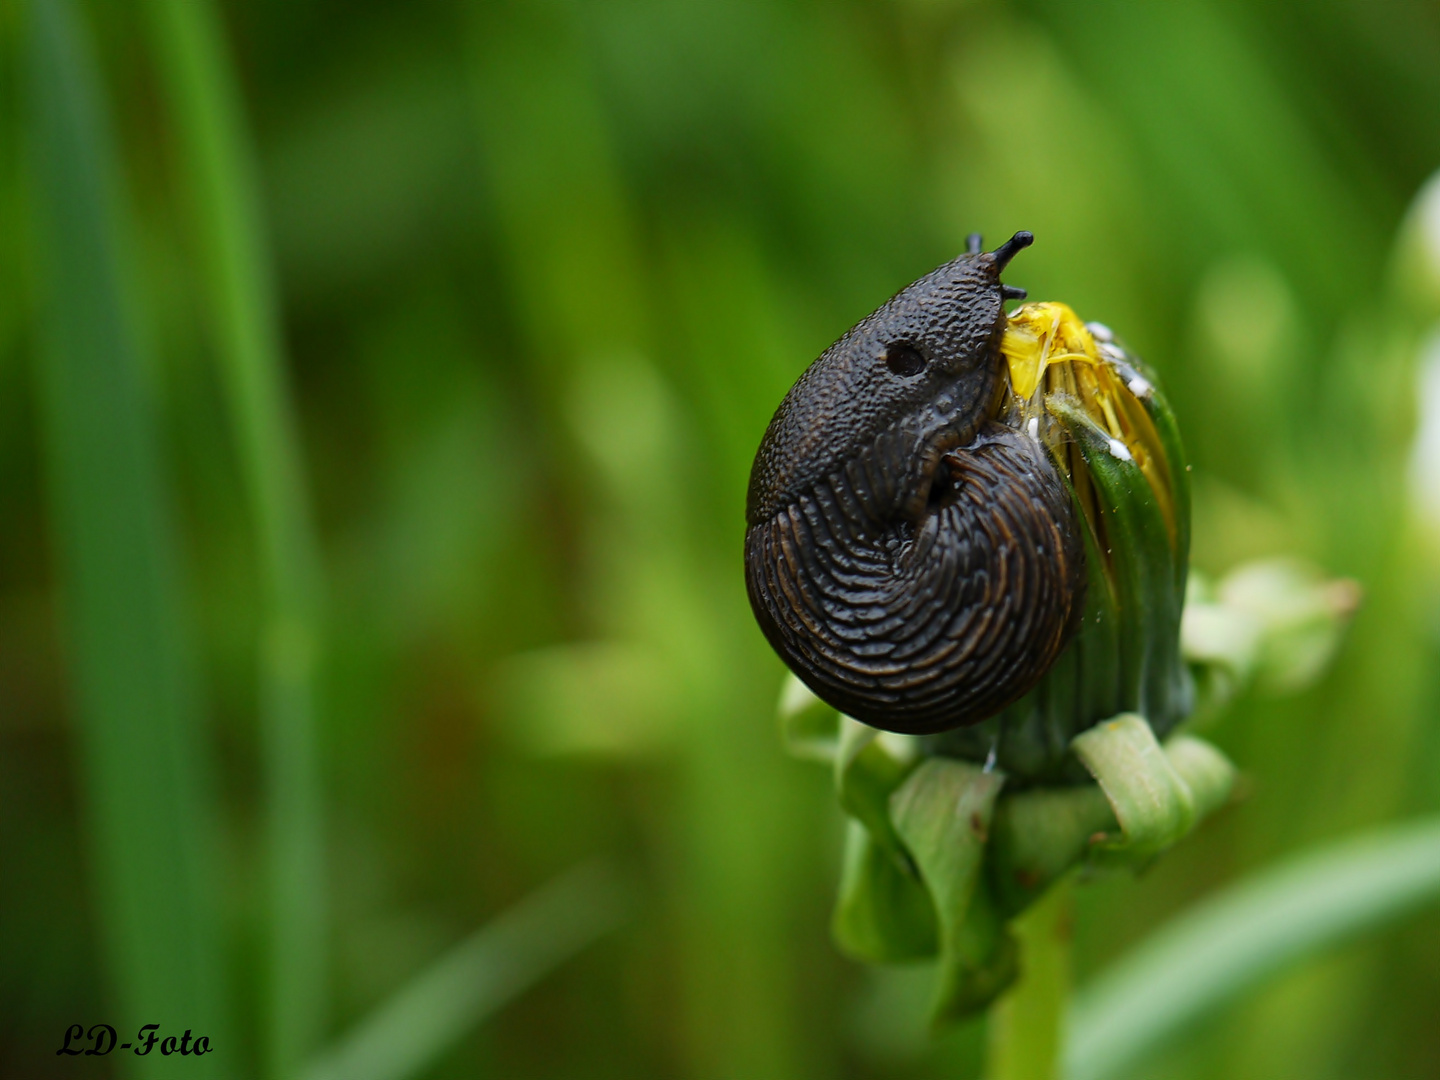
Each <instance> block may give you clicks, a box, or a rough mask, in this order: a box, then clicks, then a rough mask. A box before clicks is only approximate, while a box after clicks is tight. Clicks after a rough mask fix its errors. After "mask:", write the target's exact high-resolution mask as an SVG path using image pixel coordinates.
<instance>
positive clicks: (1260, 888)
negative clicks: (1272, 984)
mask: <svg viewBox="0 0 1440 1080" xmlns="http://www.w3.org/2000/svg"><path fill="white" fill-rule="evenodd" d="M1436 901H1440V819H1435V818H1432V819H1428V820H1425V821H1421V822H1418V823H1415V824H1409V825H1398V826H1394V827H1391V828H1388V829H1381V830H1376V831H1374V832H1371V833H1369V834H1366V835H1362V836H1359V837H1356V838H1355V839H1352V840H1348V841H1344V842H1342V843H1339V844H1334V845H1331V846H1329V847H1325V848H1322V849H1321V850H1319V851H1316V852H1314V853H1312V854H1309V855H1305V856H1302V857H1300V858H1298V859H1295V860H1292V861H1291V862H1289V863H1288V864H1286V865H1283V866H1280V867H1278V868H1276V869H1274V870H1269V871H1265V872H1262V873H1260V874H1256V875H1254V876H1253V877H1251V878H1249V879H1247V880H1245V881H1242V882H1240V883H1239V884H1237V885H1234V886H1232V887H1231V888H1229V889H1227V890H1225V891H1224V892H1222V893H1221V894H1220V895H1218V896H1216V897H1213V898H1212V899H1210V900H1207V901H1205V902H1203V903H1201V904H1200V905H1198V906H1197V907H1196V908H1194V909H1193V910H1192V911H1190V912H1188V913H1186V914H1184V915H1181V916H1180V917H1178V918H1176V919H1175V920H1174V921H1172V922H1171V923H1170V924H1168V925H1167V926H1165V927H1162V928H1161V929H1160V930H1159V931H1158V932H1157V933H1155V934H1154V935H1153V936H1152V937H1151V938H1150V939H1149V940H1148V941H1146V942H1145V943H1143V944H1142V945H1140V946H1139V947H1138V948H1137V949H1136V950H1135V951H1134V952H1132V953H1130V954H1129V955H1128V956H1126V957H1125V958H1124V959H1122V960H1121V961H1120V962H1119V963H1118V964H1116V965H1115V966H1114V967H1112V968H1111V969H1110V970H1109V971H1107V972H1106V973H1105V974H1103V975H1101V976H1100V977H1099V978H1098V979H1096V980H1095V981H1094V982H1092V983H1091V984H1090V985H1089V986H1087V987H1085V988H1084V989H1083V990H1082V991H1081V993H1080V995H1079V997H1078V999H1077V1000H1076V1001H1075V1003H1074V1005H1073V1006H1072V1008H1071V1012H1070V1024H1069V1030H1070V1031H1071V1032H1072V1038H1071V1040H1070V1045H1069V1047H1068V1049H1067V1052H1066V1058H1065V1060H1066V1069H1065V1076H1066V1077H1067V1080H1101V1078H1102V1077H1115V1076H1118V1075H1120V1074H1122V1073H1123V1072H1124V1070H1125V1069H1126V1068H1127V1067H1129V1066H1130V1065H1132V1064H1134V1063H1136V1062H1137V1061H1139V1060H1140V1059H1141V1058H1142V1056H1143V1055H1144V1054H1145V1053H1146V1052H1147V1051H1149V1050H1151V1049H1152V1048H1154V1047H1156V1046H1158V1045H1160V1044H1161V1043H1162V1042H1163V1041H1164V1040H1165V1039H1166V1038H1167V1037H1168V1036H1170V1035H1171V1034H1173V1033H1175V1032H1176V1031H1179V1030H1180V1029H1182V1028H1183V1027H1184V1026H1185V1025H1186V1024H1188V1023H1190V1022H1191V1021H1193V1020H1196V1019H1198V1018H1199V1017H1201V1016H1203V1015H1204V1014H1206V1013H1207V1012H1209V1011H1210V1010H1212V1009H1215V1008H1217V1007H1219V1006H1220V1005H1222V1004H1224V1003H1225V1002H1227V1001H1230V1000H1231V999H1233V998H1234V997H1235V996H1236V995H1237V994H1239V993H1241V992H1243V991H1244V990H1246V989H1248V988H1249V987H1252V986H1254V985H1255V984H1257V983H1259V982H1261V981H1262V980H1264V979H1266V978H1268V977H1270V976H1272V975H1274V974H1276V973H1277V972H1279V971H1281V970H1283V969H1284V968H1286V967H1288V966H1289V965H1291V964H1294V963H1297V962H1299V961H1301V960H1303V959H1305V958H1306V957H1309V956H1312V955H1314V954H1316V953H1318V952H1320V951H1321V950H1323V949H1327V948H1330V947H1331V946H1333V945H1336V944H1338V943H1340V942H1342V941H1345V940H1347V939H1349V938H1352V937H1355V936H1357V935H1360V934H1363V933H1367V932H1369V931H1373V930H1377V929H1379V928H1380V927H1382V926H1384V925H1385V924H1386V923H1388V922H1390V921H1392V920H1393V919H1396V918H1398V917H1399V916H1401V915H1403V914H1405V913H1407V912H1409V911H1412V910H1414V909H1415V908H1417V907H1420V906H1421V905H1424V904H1430V903H1435V902H1436Z"/></svg>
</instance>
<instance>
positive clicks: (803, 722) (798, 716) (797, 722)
mask: <svg viewBox="0 0 1440 1080" xmlns="http://www.w3.org/2000/svg"><path fill="white" fill-rule="evenodd" d="M776 715H777V716H778V718H779V720H780V737H781V739H783V740H784V742H785V749H786V750H788V751H789V752H790V754H791V755H792V756H794V757H797V758H802V759H804V760H806V761H823V762H827V763H828V762H831V761H834V760H835V755H836V753H837V752H838V751H839V749H840V713H839V712H838V711H837V710H836V708H835V707H834V706H833V705H827V704H825V702H823V701H821V700H820V699H819V698H818V697H816V696H815V692H814V691H813V690H811V689H810V688H809V687H808V686H806V685H805V684H804V683H803V682H801V681H800V680H799V679H798V678H796V677H795V676H794V675H793V674H791V673H789V672H786V674H785V682H784V684H783V685H782V686H781V687H780V703H779V705H778V707H777V708H776Z"/></svg>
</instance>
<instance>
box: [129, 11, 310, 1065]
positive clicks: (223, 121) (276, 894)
mask: <svg viewBox="0 0 1440 1080" xmlns="http://www.w3.org/2000/svg"><path fill="white" fill-rule="evenodd" d="M149 8H150V13H151V15H152V19H151V25H152V27H153V28H154V31H155V38H156V45H157V53H158V56H159V59H160V61H161V69H162V71H163V74H164V77H165V88H166V92H167V97H168V99H169V104H170V107H171V109H172V110H173V113H174V117H175V120H176V124H177V126H176V131H177V134H178V144H179V149H180V154H179V157H180V159H181V162H182V166H183V169H184V173H185V180H186V190H187V194H188V196H189V201H190V204H191V210H192V212H193V215H194V219H195V234H196V236H197V237H198V239H199V246H200V255H201V262H202V267H203V271H204V273H203V284H204V289H205V292H206V294H207V297H208V301H209V306H210V311H211V317H212V320H213V323H214V333H215V339H216V345H217V348H218V353H219V357H220V361H221V369H222V372H223V376H224V384H225V388H226V398H227V404H228V408H229V412H230V421H231V426H232V428H233V431H234V434H235V437H236V439H237V441H238V443H239V450H240V460H241V467H242V469H243V472H244V477H245V482H246V486H247V489H248V492H249V497H250V504H251V516H252V519H253V521H254V524H255V531H256V548H257V550H258V556H259V568H260V574H261V578H262V581H263V582H264V585H265V593H266V595H265V610H264V614H263V616H262V630H261V642H260V649H259V663H260V702H261V710H262V716H261V730H262V741H263V745H264V757H265V783H266V793H267V802H268V809H267V839H268V845H267V846H268V849H269V861H270V874H271V938H270V965H269V976H270V996H269V1002H268V1006H269V1014H268V1018H267V1019H268V1025H267V1027H268V1038H267V1052H268V1057H269V1066H270V1072H271V1075H273V1076H277V1077H282V1076H290V1075H293V1073H294V1070H295V1068H296V1067H297V1066H298V1065H299V1064H300V1062H301V1061H303V1060H304V1058H305V1057H306V1056H307V1055H309V1054H310V1053H313V1052H314V1050H315V1048H316V1046H317V1045H318V1042H319V1038H320V1035H321V1032H322V1027H323V1025H324V1021H325V1011H326V1010H325V975H326V971H325V951H324V946H325V941H326V936H327V935H326V917H325V881H324V866H325V859H324V849H323V838H322V823H321V802H322V800H321V793H320V781H319V777H318V771H317V769H318V766H317V748H316V738H317V736H316V719H315V697H316V695H315V687H314V682H315V668H316V664H317V661H318V651H319V648H320V643H319V630H318V625H317V623H318V620H317V606H318V592H319V588H318V581H319V558H318V554H317V548H318V545H317V542H316V540H315V537H314V533H313V529H312V526H311V522H310V518H309V514H308V512H307V507H306V500H305V495H304V490H303V488H304V485H303V480H302V468H301V464H300V451H299V447H298V440H297V438H296V434H295V425H294V422H293V418H292V414H291V408H290V401H289V398H288V396H287V392H286V386H285V377H284V369H283V364H282V358H281V344H280V341H281V333H280V328H279V322H278V316H277V310H278V305H277V303H276V300H275V289H274V285H273V282H272V280H271V277H270V273H269V269H268V266H269V259H268V256H267V253H266V251H265V244H264V241H263V237H264V233H263V229H262V225H261V215H260V210H259V196H258V189H257V185H256V181H255V177H254V168H253V156H252V154H251V153H250V150H249V146H248V143H247V139H246V137H245V133H244V127H243V123H242V117H241V107H240V102H239V95H238V92H237V90H236V84H235V78H234V75H233V73H232V71H231V67H230V63H229V58H228V57H227V56H226V53H225V49H224V47H223V43H222V40H221V35H220V27H219V23H218V20H217V18H216V16H215V12H214V9H213V6H212V5H211V4H210V2H209V0H152V2H151V3H150V5H149Z"/></svg>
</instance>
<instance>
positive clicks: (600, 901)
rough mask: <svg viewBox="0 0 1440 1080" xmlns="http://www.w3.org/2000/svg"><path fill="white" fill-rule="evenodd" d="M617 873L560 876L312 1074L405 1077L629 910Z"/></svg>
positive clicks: (359, 1079) (449, 958) (598, 870)
mask: <svg viewBox="0 0 1440 1080" xmlns="http://www.w3.org/2000/svg"><path fill="white" fill-rule="evenodd" d="M629 907H630V900H629V897H628V895H627V892H626V890H625V889H624V887H623V886H622V884H621V882H620V881H619V880H618V879H617V877H616V875H615V873H614V871H613V870H612V869H610V868H609V867H607V866H604V865H601V864H595V863H591V864H586V865H584V866H581V867H578V868H576V869H575V870H572V871H571V872H570V873H568V874H566V875H565V876H563V877H561V878H559V879H557V880H555V881H553V882H551V883H550V884H549V885H546V886H545V887H544V888H542V889H540V890H539V891H538V892H536V893H535V894H534V895H532V896H529V897H527V898H526V899H525V900H522V901H521V902H520V903H519V904H517V905H516V906H515V907H514V908H512V909H511V910H510V911H507V912H506V913H505V914H503V915H501V916H499V917H498V918H496V919H495V920H494V921H493V922H491V923H490V924H489V925H488V926H485V927H483V928H482V929H480V930H478V931H477V932H476V933H475V934H474V935H473V936H472V937H470V938H469V939H468V940H466V941H463V942H461V943H460V944H459V945H456V946H455V947H454V948H453V949H452V950H450V952H448V953H446V954H445V955H444V956H442V957H441V958H440V959H439V960H437V961H435V963H433V964H432V965H431V966H430V967H429V968H427V969H426V970H424V971H422V972H421V973H420V974H419V975H417V976H416V977H415V978H414V979H413V980H411V982H410V983H409V985H407V986H405V987H404V988H402V989H401V990H400V991H399V992H398V993H396V994H395V996H394V997H392V998H391V999H390V1000H389V1001H387V1002H385V1003H384V1004H383V1005H381V1006H380V1007H379V1008H378V1009H376V1010H375V1012H373V1013H372V1014H371V1015H370V1016H368V1017H366V1018H365V1019H364V1020H361V1021H360V1023H359V1024H357V1025H356V1026H355V1029H354V1030H353V1031H351V1032H350V1034H348V1035H346V1036H345V1037H344V1038H343V1039H342V1040H341V1041H340V1044H339V1045H338V1046H336V1047H335V1048H334V1049H332V1050H330V1051H329V1052H327V1053H326V1054H324V1055H323V1056H322V1057H321V1058H319V1059H318V1060H317V1061H315V1062H313V1063H312V1064H311V1065H310V1066H309V1067H308V1068H307V1069H305V1071H304V1073H303V1074H302V1078H303V1080H405V1078H406V1077H411V1076H417V1075H419V1074H420V1073H422V1072H423V1071H424V1070H425V1069H427V1068H429V1067H430V1066H431V1065H433V1064H434V1063H435V1061H436V1059H438V1058H439V1057H440V1056H441V1055H442V1054H443V1053H444V1052H445V1051H446V1050H447V1049H449V1048H450V1047H451V1046H452V1045H454V1043H455V1042H456V1041H457V1040H459V1039H460V1038H461V1037H462V1036H463V1035H464V1034H465V1033H466V1032H467V1031H469V1030H470V1029H471V1028H472V1027H474V1026H475V1025H476V1024H478V1023H480V1022H481V1021H482V1020H484V1019H485V1018H486V1017H488V1016H490V1015H492V1014H493V1013H495V1012H497V1011H498V1010H499V1009H500V1008H502V1007H503V1006H504V1005H505V1004H507V1003H508V1002H510V1001H511V1000H513V999H514V998H515V997H517V996H518V995H519V994H520V993H521V992H523V991H524V990H526V989H528V988H529V987H530V986H532V985H534V984H535V983H536V982H537V981H538V980H539V979H541V978H542V977H543V976H544V975H545V974H546V973H547V972H549V971H550V970H552V969H553V968H554V967H556V966H557V965H558V964H560V963H562V962H563V961H565V960H567V959H569V958H570V957H571V956H573V955H574V954H575V953H577V952H579V951H580V950H581V949H583V948H584V947H585V946H587V945H589V944H590V943H591V942H593V941H594V940H595V939H596V938H598V937H600V936H601V935H603V934H606V933H608V932H609V931H611V930H613V929H615V928H616V927H617V926H619V925H620V923H621V922H622V921H623V920H624V918H625V917H626V915H627V913H628V910H629Z"/></svg>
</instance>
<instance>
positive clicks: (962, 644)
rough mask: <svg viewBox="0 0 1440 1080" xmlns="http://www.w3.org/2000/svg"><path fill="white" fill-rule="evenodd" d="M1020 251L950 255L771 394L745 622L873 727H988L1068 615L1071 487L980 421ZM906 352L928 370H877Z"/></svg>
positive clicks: (1075, 543)
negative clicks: (1006, 279)
mask: <svg viewBox="0 0 1440 1080" xmlns="http://www.w3.org/2000/svg"><path fill="white" fill-rule="evenodd" d="M1022 238H1023V239H1022ZM1025 242H1028V234H1017V238H1016V240H1015V241H1012V242H1011V243H1010V244H1009V245H1006V246H1004V247H1002V248H1001V249H1000V250H998V251H997V252H994V253H990V252H978V251H977V252H972V253H969V254H966V255H963V256H961V257H960V258H959V259H956V260H955V261H954V262H951V263H948V264H946V265H945V266H942V267H940V269H938V270H936V271H935V272H933V273H931V274H929V275H927V276H926V277H924V278H921V279H920V280H919V281H917V282H915V284H913V285H911V286H909V287H908V288H906V289H905V290H903V291H902V292H900V293H899V294H897V295H896V296H895V297H894V298H893V299H892V300H891V301H889V303H887V304H886V305H884V306H883V307H881V308H880V309H879V310H878V311H876V312H875V313H874V314H872V315H870V316H869V317H868V318H866V319H865V320H863V321H862V322H860V323H859V324H858V325H857V326H856V327H855V328H854V329H852V330H851V331H850V332H849V333H847V334H846V335H845V336H844V337H842V338H841V339H840V340H839V341H838V342H836V343H835V345H833V346H832V347H831V348H830V349H828V350H826V352H825V353H824V355H822V356H821V357H820V358H819V359H818V360H816V361H815V363H814V364H812V365H811V366H810V367H809V368H808V369H807V370H806V372H805V373H804V375H802V376H801V378H800V379H799V381H798V382H797V383H796V384H795V386H794V387H793V388H792V389H791V391H790V393H789V394H788V395H786V398H785V400H784V402H782V403H781V406H780V408H779V410H778V411H777V412H776V414H775V418H774V419H773V420H772V421H771V424H770V427H769V429H768V430H767V432H766V434H765V438H764V440H763V442H762V443H761V446H760V451H759V453H758V454H757V456H756V460H755V466H754V469H753V471H752V473H751V481H750V491H749V499H748V504H747V518H748V521H749V529H748V530H747V532H746V536H745V576H746V584H747V587H748V591H749V594H750V603H751V607H752V608H753V609H754V612H755V617H756V619H757V620H758V621H759V623H760V626H761V629H762V630H764V632H765V636H766V637H767V638H768V639H769V641H770V644H771V645H772V646H773V647H774V648H775V650H776V651H777V652H778V653H779V654H780V656H781V657H782V658H783V659H784V660H785V662H786V663H787V664H788V665H789V666H790V668H791V669H792V670H793V671H794V672H795V673H796V674H797V675H798V676H799V677H800V678H801V679H802V680H803V681H804V682H805V683H806V685H808V686H809V687H810V688H811V689H812V690H814V691H815V693H816V694H818V695H819V696H820V697H821V698H822V699H824V700H825V701H827V702H829V703H830V704H832V705H834V706H835V707H836V708H838V709H839V710H841V711H842V712H844V713H846V714H847V715H849V716H853V717H855V718H856V719H858V720H862V721H864V722H865V723H868V724H872V725H874V726H875V727H879V728H884V729H886V730H890V731H900V732H906V733H910V734H928V733H932V732H937V731H944V730H946V729H949V728H954V727H959V726H961V725H966V724H973V723H978V722H979V721H982V720H984V719H986V718H988V717H990V716H993V715H994V714H996V713H997V712H999V711H1000V710H1002V709H1003V708H1005V707H1006V706H1007V705H1009V704H1011V703H1012V702H1014V701H1015V700H1017V699H1018V698H1020V697H1021V696H1023V695H1024V694H1025V693H1026V692H1027V691H1028V690H1029V689H1030V688H1031V687H1033V686H1034V685H1035V683H1036V682H1037V681H1038V680H1039V679H1040V678H1041V676H1043V675H1044V674H1045V672H1046V671H1047V670H1048V669H1049V668H1050V666H1051V665H1052V664H1053V663H1054V661H1055V658H1056V657H1057V656H1058V655H1059V654H1060V651H1061V650H1062V649H1063V648H1064V646H1065V644H1066V642H1067V641H1068V640H1069V638H1070V636H1071V634H1072V633H1073V631H1074V628H1075V624H1076V621H1077V620H1078V618H1079V615H1080V613H1081V611H1082V610H1083V605H1084V582H1085V580H1086V573H1085V554H1084V544H1083V540H1082V538H1081V534H1080V531H1079V527H1078V524H1077V522H1076V519H1075V514H1074V510H1073V507H1072V505H1071V499H1070V495H1069V492H1068V490H1067V488H1066V487H1065V485H1064V483H1063V481H1062V480H1061V478H1060V475H1059V473H1058V472H1057V471H1056V469H1055V466H1054V464H1053V463H1052V462H1051V460H1050V458H1049V456H1048V454H1047V453H1046V451H1045V450H1044V449H1043V448H1041V447H1040V446H1039V445H1038V443H1036V442H1035V441H1034V440H1032V439H1031V438H1029V437H1028V436H1026V435H1025V434H1023V433H1020V432H1017V431H1014V430H1012V429H1010V428H1008V427H1005V426H1003V425H1001V424H999V423H997V422H995V420H994V418H993V415H994V412H995V408H996V404H997V401H998V394H999V390H1000V387H1001V379H1002V372H1001V358H1000V355H999V349H998V341H999V336H1000V332H1001V330H1002V329H1003V326H1004V313H1003V308H1002V300H1003V298H1004V295H1005V294H1004V293H1003V292H1002V289H1003V286H1001V284H1000V281H999V274H1000V270H1001V269H1003V267H1004V264H1005V262H1006V261H1008V258H1009V256H1010V255H1011V254H1013V252H1014V250H1017V249H1018V247H1020V246H1023V244H1024V243H1025ZM901 346H903V347H905V348H910V349H915V350H918V351H919V352H920V353H921V354H922V355H923V357H924V360H925V366H924V369H923V370H921V371H918V372H912V368H913V365H912V364H910V363H908V361H907V363H906V364H904V365H897V364H894V363H893V360H892V362H891V363H890V364H887V361H886V357H887V353H889V354H890V355H892V356H893V355H894V354H893V351H892V350H895V349H897V348H898V347H901ZM907 356H908V354H907ZM895 368H898V369H899V370H900V371H902V372H905V373H904V374H897V373H896V371H895V370H893V369H895Z"/></svg>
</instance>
